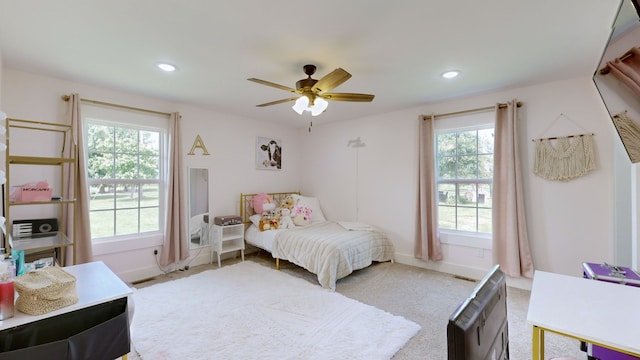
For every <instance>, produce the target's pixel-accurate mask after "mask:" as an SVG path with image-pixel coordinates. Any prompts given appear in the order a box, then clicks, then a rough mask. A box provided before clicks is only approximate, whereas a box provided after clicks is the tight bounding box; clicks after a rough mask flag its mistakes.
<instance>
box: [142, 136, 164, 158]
mask: <svg viewBox="0 0 640 360" xmlns="http://www.w3.org/2000/svg"><path fill="white" fill-rule="evenodd" d="M140 154H145V155H155V156H159V155H160V133H159V132H157V131H144V130H142V131H140Z"/></svg>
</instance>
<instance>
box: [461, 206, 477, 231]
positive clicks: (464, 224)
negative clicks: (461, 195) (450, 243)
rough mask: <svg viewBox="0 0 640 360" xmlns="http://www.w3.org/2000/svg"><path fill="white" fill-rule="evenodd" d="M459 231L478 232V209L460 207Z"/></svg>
mask: <svg viewBox="0 0 640 360" xmlns="http://www.w3.org/2000/svg"><path fill="white" fill-rule="evenodd" d="M457 220H458V230H462V231H473V232H476V231H477V228H476V208H468V207H462V206H459V207H458V216H457Z"/></svg>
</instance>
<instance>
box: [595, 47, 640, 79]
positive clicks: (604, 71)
mask: <svg viewBox="0 0 640 360" xmlns="http://www.w3.org/2000/svg"><path fill="white" fill-rule="evenodd" d="M632 56H633V53H632V52H631V50H629V51H627V52H626V53H625V54H624V55H622V56H620V61H625V60H627V59H628V58H630V57H632ZM609 71H611V68H610V67H609V65H607V66H605V67H603V68H602V69H600V74H601V75H607V74H608V73H609Z"/></svg>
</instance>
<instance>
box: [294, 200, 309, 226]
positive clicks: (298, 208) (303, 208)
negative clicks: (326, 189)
mask: <svg viewBox="0 0 640 360" xmlns="http://www.w3.org/2000/svg"><path fill="white" fill-rule="evenodd" d="M292 218H293V223H294V224H296V225H298V226H305V225H309V224H311V208H310V207H308V206H307V205H295V206H294V207H293V212H292Z"/></svg>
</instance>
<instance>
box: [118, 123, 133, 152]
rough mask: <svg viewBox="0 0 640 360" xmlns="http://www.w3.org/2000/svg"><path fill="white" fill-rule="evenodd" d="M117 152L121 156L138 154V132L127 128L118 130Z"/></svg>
mask: <svg viewBox="0 0 640 360" xmlns="http://www.w3.org/2000/svg"><path fill="white" fill-rule="evenodd" d="M115 145H116V146H115V149H116V150H115V151H116V152H117V153H121V154H137V153H138V130H136V129H127V128H121V127H119V128H116V144H115Z"/></svg>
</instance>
